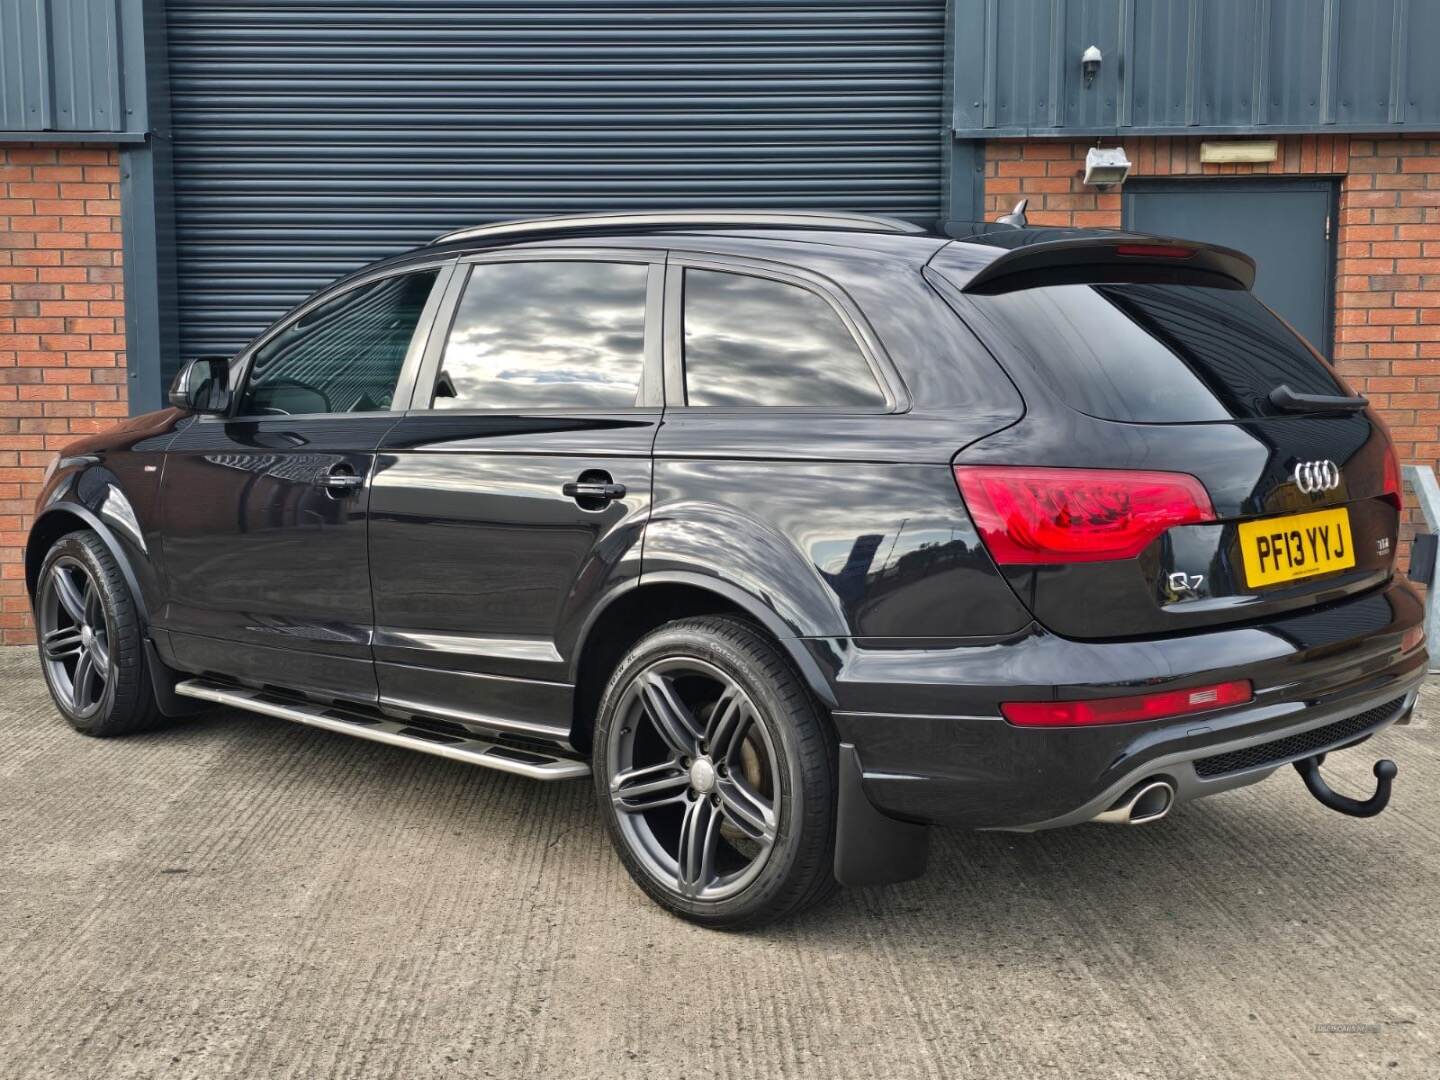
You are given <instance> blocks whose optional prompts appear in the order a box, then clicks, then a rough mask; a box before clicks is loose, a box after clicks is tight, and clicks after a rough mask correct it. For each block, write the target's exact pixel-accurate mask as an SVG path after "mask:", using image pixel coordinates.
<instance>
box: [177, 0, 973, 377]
mask: <svg viewBox="0 0 1440 1080" xmlns="http://www.w3.org/2000/svg"><path fill="white" fill-rule="evenodd" d="M167 11H168V22H169V40H170V54H169V60H170V79H171V95H172V110H173V116H172V120H173V132H174V162H175V190H176V227H177V233H178V283H179V314H180V320H181V354H182V355H183V356H191V355H196V354H199V353H217V352H218V353H225V352H229V351H231V350H233V349H235V348H236V347H237V346H239V345H241V344H242V343H243V342H244V341H246V340H247V339H248V338H249V337H251V336H252V335H253V334H254V333H255V332H256V331H257V330H259V329H260V328H262V327H263V326H264V325H265V324H266V323H267V322H269V321H270V320H271V319H273V318H274V317H275V316H277V315H278V314H280V313H281V312H283V311H284V310H285V309H286V308H288V307H290V306H291V305H293V304H294V303H295V302H296V301H297V300H299V299H301V298H302V297H303V296H305V295H306V294H307V293H309V292H311V291H312V290H314V289H315V288H316V287H318V286H319V285H321V284H323V283H325V282H326V281H328V280H330V279H332V278H334V277H335V276H336V275H338V274H340V273H342V272H344V271H347V270H350V269H352V268H354V267H356V266H359V265H361V264H363V263H365V262H368V261H369V260H371V259H374V258H376V257H378V256H382V255H385V254H389V253H393V252H396V251H400V250H403V249H405V248H407V247H411V246H414V245H416V244H419V243H422V242H424V241H426V240H429V239H430V238H432V237H434V236H435V235H437V234H438V233H441V232H443V231H445V230H447V229H450V228H454V227H457V226H461V225H467V224H473V223H478V222H483V221H487V220H492V219H498V218H506V217H516V216H525V215H538V214H555V213H565V212H569V211H585V210H605V209H620V208H642V209H643V208H652V209H653V208H667V207H813V208H831V209H845V210H857V211H869V212H874V213H886V214H898V215H902V216H905V217H910V218H914V219H919V220H924V219H934V218H936V217H937V216H938V215H939V212H940V197H941V175H940V151H941V145H942V139H941V124H942V117H941V79H942V70H941V69H942V64H943V59H944V16H945V4H944V0H895V2H886V3H876V2H874V0H853V2H848V3H847V2H840V0H768V2H767V0H628V2H611V0H592V2H584V0H510V2H506V3H500V2H493V0H406V2H398V3H397V2H396V0H325V2H310V0H305V2H298V0H245V2H240V0H234V2H220V0H169V5H168V9H167Z"/></svg>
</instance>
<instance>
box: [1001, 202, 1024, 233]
mask: <svg viewBox="0 0 1440 1080" xmlns="http://www.w3.org/2000/svg"><path fill="white" fill-rule="evenodd" d="M1029 201H1030V200H1029V199H1021V200H1020V201H1019V202H1017V203H1016V204H1015V209H1014V210H1011V211H1010V212H1009V213H1008V214H1005V215H1004V216H1002V217H998V218H996V219H995V224H996V225H1011V226H1013V227H1015V228H1017V229H1023V228H1025V226H1026V225H1028V224H1030V223H1029V222H1028V221H1026V220H1025V204H1026V203H1028V202H1029Z"/></svg>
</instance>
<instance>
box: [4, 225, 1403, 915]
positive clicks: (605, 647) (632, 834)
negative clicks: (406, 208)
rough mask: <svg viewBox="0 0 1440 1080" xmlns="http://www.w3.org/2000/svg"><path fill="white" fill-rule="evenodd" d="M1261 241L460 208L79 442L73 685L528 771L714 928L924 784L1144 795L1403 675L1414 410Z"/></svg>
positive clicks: (1295, 737) (945, 811)
mask: <svg viewBox="0 0 1440 1080" xmlns="http://www.w3.org/2000/svg"><path fill="white" fill-rule="evenodd" d="M1253 278H1254V266H1253V263H1252V262H1251V261H1250V260H1249V259H1247V258H1246V257H1245V256H1244V255H1241V254H1240V253H1238V252H1235V251H1232V250H1228V249H1224V248H1219V247H1212V246H1207V245H1204V244H1197V243H1190V242H1184V241H1176V240H1167V239H1159V238H1155V237H1148V236H1137V235H1133V234H1126V233H1118V232H1096V231H1073V230H1058V229H1032V228H1027V227H1017V226H1014V225H1012V224H991V225H983V226H976V227H975V229H974V231H973V232H971V233H968V234H966V235H963V236H960V237H959V238H951V237H947V236H941V235H935V234H933V233H929V232H926V231H924V230H922V229H920V228H918V227H916V226H913V225H910V224H907V223H905V222H901V221H896V220H891V219H886V218H872V217H860V216H855V215H839V214H819V213H772V214H764V213H716V214H696V213H670V214H644V215H639V214H637V215H623V214H622V215H607V216H582V217H577V218H567V219H549V220H541V221H532V222H510V223H504V224H501V225H491V226H483V227H479V228H474V229H467V230H464V231H461V232H457V233H453V234H451V235H448V236H444V237H441V238H440V239H439V240H437V241H436V242H435V243H433V244H431V245H429V246H428V247H425V248H422V249H420V250H418V251H414V252H411V253H409V254H406V255H402V256H399V257H396V258H391V259H387V260H385V261H383V262H380V263H377V264H375V265H372V266H369V267H367V268H366V269H364V270H362V271H360V272H358V273H356V274H353V275H352V276H350V277H347V278H345V279H344V280H342V281H339V282H337V283H336V284H334V285H332V286H330V287H329V288H326V289H324V290H323V291H321V292H320V293H318V294H317V295H315V296H314V297H312V298H311V299H310V300H308V301H306V302H305V303H304V304H302V305H301V306H300V307H299V308H297V309H296V310H295V311H293V312H292V313H290V314H289V315H287V316H286V317H285V318H283V319H281V320H280V321H279V322H278V323H276V324H275V325H274V326H273V327H272V328H271V329H269V330H267V331H266V332H265V333H264V334H262V335H261V336H260V337H258V338H257V339H256V340H255V341H254V342H253V343H252V344H251V345H250V346H249V347H247V348H246V349H244V350H243V351H242V352H241V353H239V354H238V355H237V356H234V357H228V358H224V359H220V358H201V359H199V360H196V361H192V362H191V363H190V364H189V365H188V366H187V367H186V368H185V369H184V370H183V371H181V373H180V374H179V376H178V377H177V379H176V382H175V386H174V389H173V390H172V392H171V399H170V400H171V405H172V407H171V408H168V409H165V410H162V411H159V412H154V413H150V414H147V415H144V416H139V417H136V418H134V419H132V420H130V421H128V422H126V423H124V424H122V425H120V426H119V427H117V428H115V429H114V430H112V431H110V432H107V433H105V434H103V435H98V436H95V437H91V438H86V439H82V440H80V441H78V442H76V443H74V444H72V445H71V446H69V447H68V448H66V449H65V451H64V452H63V453H62V454H61V456H60V458H59V460H58V461H57V462H56V463H55V464H54V466H53V467H52V468H51V469H50V471H49V473H48V475H47V477H46V481H45V484H44V488H43V491H42V493H41V495H40V498H39V505H38V508H37V516H36V519H35V524H34V527H33V529H32V531H31V533H30V539H29V548H28V552H27V563H26V575H27V584H28V586H29V590H30V595H31V597H32V598H33V603H34V610H35V617H36V620H37V625H38V627H39V632H40V635H41V663H42V665H43V668H44V674H45V679H46V681H47V683H48V685H49V688H50V691H51V693H52V694H53V695H54V698H55V701H56V704H57V705H58V707H59V709H60V711H61V712H62V713H63V714H64V715H65V716H66V718H67V719H68V720H69V721H70V723H71V724H73V725H74V726H75V727H76V728H77V729H78V730H80V731H82V732H84V733H87V734H90V735H97V736H108V735H118V734H122V733H125V732H131V731H135V730H138V729H140V728H144V727H149V726H151V725H153V724H155V723H157V722H159V721H161V720H162V719H164V718H168V717H173V716H178V715H181V714H183V713H184V712H186V711H187V708H194V707H195V705H196V703H198V702H214V703H219V704H222V705H227V706H233V707H236V708H240V709H248V710H252V711H254V712H259V713H265V714H268V715H271V716H275V717H281V718H285V719H288V720H294V721H298V722H300V723H304V724H310V725H314V726H317V727H321V728H325V729H328V730H331V731H336V732H343V733H345V734H349V735H355V736H359V737H361V738H367V739H373V740H378V741H381V742H386V743H391V744H394V745H396V746H402V747H409V748H412V749H416V750H422V751H425V752H428V753H432V754H438V755H441V756H444V757H449V758H453V759H455V760H459V761H466V762H470V763H473V764H476V765H481V766H485V767H489V768H493V769H498V770H501V771H504V772H510V773H518V774H520V775H523V776H528V777H533V778H536V779H541V780H552V779H554V780H558V779H566V778H571V777H581V776H585V775H587V774H593V777H594V783H595V790H596V795H597V798H598V801H599V805H600V808H601V814H602V816H603V818H604V820H605V823H606V827H607V828H608V831H609V833H610V835H611V838H612V840H613V842H614V845H615V848H616V850H617V851H618V853H619V855H620V858H621V859H622V860H623V861H624V863H625V866H626V868H627V870H628V871H629V872H630V874H631V875H632V876H633V877H634V879H635V881H636V882H637V883H638V884H639V885H640V887H641V888H642V889H644V890H645V892H647V893H648V894H649V895H650V896H651V897H652V898H654V899H655V900H656V901H657V902H658V903H660V904H661V905H663V906H664V907H666V908H668V909H669V910H671V911H673V912H676V913H678V914H680V915H682V916H684V917H686V918H689V919H692V920H695V921H697V922H700V923H704V924H707V925H712V926H742V925H753V924H756V923H759V922H763V921H765V920H768V919H773V918H776V917H780V916H783V915H786V914H789V913H792V912H795V911H798V910H799V909H801V908H803V907H804V906H806V905H808V904H810V903H812V902H813V901H815V900H817V899H818V898H820V897H823V896H825V895H826V894H827V893H828V892H829V891H830V890H831V889H833V888H834V886H835V884H836V882H837V881H838V882H840V883H845V884H865V883H877V882H886V881H895V880H900V879H902V878H905V877H908V876H913V875H915V874H918V873H919V872H920V871H921V870H922V869H923V867H924V863H925V858H926V843H927V837H928V826H929V825H930V824H944V825H955V826H965V827H970V828H979V829H1009V830H1033V829H1044V828H1050V827H1054V826H1060V825H1070V824H1075V823H1079V822H1087V821H1111V822H1122V823H1136V822H1140V821H1146V820H1155V819H1157V818H1160V817H1163V816H1164V815H1165V814H1166V813H1167V812H1168V811H1169V810H1170V809H1171V807H1172V806H1174V805H1178V804H1180V803H1184V802H1188V801H1190V800H1192V799H1196V798H1199V797H1201V796H1204V795H1209V794H1212V793H1215V792H1220V791H1225V790H1227V789H1230V788H1235V787H1238V786H1240V785H1243V784H1249V783H1253V782H1254V781H1257V780H1260V779H1263V778H1264V777H1266V776H1268V775H1270V774H1271V773H1272V772H1274V771H1276V770H1277V769H1279V768H1280V767H1282V766H1284V765H1287V764H1292V763H1293V764H1295V765H1296V767H1297V769H1299V771H1301V773H1302V775H1303V776H1304V778H1305V780H1306V783H1307V784H1309V785H1310V786H1311V789H1312V791H1314V792H1315V793H1316V795H1317V797H1320V798H1322V801H1326V802H1327V803H1328V804H1330V805H1332V806H1334V807H1336V808H1337V809H1342V810H1345V811H1346V812H1350V813H1355V814H1362V815H1363V814H1369V813H1373V812H1375V811H1377V810H1378V809H1379V808H1381V807H1382V806H1383V805H1384V801H1385V799H1386V798H1388V795H1389V786H1390V780H1391V778H1392V776H1393V774H1394V771H1395V770H1394V766H1393V765H1392V764H1391V763H1389V762H1382V763H1380V764H1379V765H1377V767H1376V775H1377V777H1379V785H1378V787H1377V790H1376V791H1375V793H1374V794H1373V795H1372V796H1370V797H1369V798H1368V799H1364V800H1361V799H1355V798H1346V797H1344V796H1341V795H1338V794H1336V793H1335V792H1332V791H1330V790H1329V789H1328V788H1326V787H1325V783H1324V781H1323V779H1321V777H1320V774H1319V770H1318V766H1319V763H1320V760H1321V759H1322V757H1323V755H1324V753H1325V752H1326V751H1331V750H1335V749H1338V748H1341V747H1344V746H1348V745H1352V744H1354V743H1356V742H1359V741H1362V740H1364V739H1365V738H1366V737H1368V736H1369V735H1370V734H1371V733H1373V732H1375V731H1376V730H1378V729H1380V728H1382V727H1384V726H1385V725H1387V724H1390V723H1392V722H1394V721H1397V720H1403V719H1408V715H1409V711H1410V709H1411V707H1412V705H1413V702H1414V699H1415V695H1416V691H1417V686H1418V684H1419V682H1420V680H1421V678H1422V675H1423V672H1424V670H1425V667H1426V661H1427V657H1426V652H1425V647H1424V642H1423V640H1422V633H1421V629H1420V627H1421V604H1420V602H1419V600H1418V599H1417V594H1416V592H1415V591H1414V589H1413V588H1412V586H1411V585H1410V584H1409V583H1408V582H1406V581H1405V580H1402V579H1401V577H1400V576H1398V575H1397V573H1396V572H1395V546H1396V539H1397V528H1398V521H1399V512H1400V505H1401V484H1400V473H1399V469H1398V466H1397V463H1396V457H1395V453H1394V450H1393V447H1392V445H1391V443H1390V440H1389V438H1388V436H1387V435H1386V432H1385V430H1384V428H1383V426H1382V425H1381V422H1380V420H1379V419H1378V418H1377V417H1376V415H1375V413H1374V412H1373V411H1372V410H1371V409H1370V408H1368V407H1367V403H1366V402H1365V400H1364V399H1363V398H1361V397H1357V396H1356V395H1355V394H1354V393H1353V392H1352V391H1351V390H1350V389H1349V388H1348V387H1347V386H1346V385H1345V384H1344V383H1343V382H1342V380H1341V379H1340V378H1339V376H1338V375H1337V374H1336V373H1335V371H1334V370H1333V369H1332V368H1331V367H1330V366H1329V365H1328V364H1327V363H1326V362H1325V361H1324V360H1323V359H1321V358H1320V357H1319V356H1318V355H1317V354H1316V352H1315V351H1314V350H1313V349H1312V348H1311V347H1310V346H1308V345H1307V344H1306V343H1305V342H1304V341H1303V340H1301V339H1300V338H1299V337H1297V336H1296V335H1295V333H1294V332H1293V331H1292V330H1291V329H1290V328H1289V327H1288V326H1287V325H1286V324H1285V323H1284V322H1283V321H1281V320H1280V319H1279V318H1278V317H1276V316H1275V315H1274V314H1272V313H1271V312H1270V311H1269V310H1268V309H1266V308H1265V306H1264V305H1263V304H1261V303H1260V302H1259V301H1258V300H1256V299H1255V297H1254V296H1253V295H1252V294H1251V292H1250V291H1249V290H1250V286H1251V283H1252V281H1253Z"/></svg>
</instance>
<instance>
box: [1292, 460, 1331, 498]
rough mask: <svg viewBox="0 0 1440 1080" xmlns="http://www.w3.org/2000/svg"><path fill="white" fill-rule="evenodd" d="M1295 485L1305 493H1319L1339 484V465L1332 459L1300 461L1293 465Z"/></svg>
mask: <svg viewBox="0 0 1440 1080" xmlns="http://www.w3.org/2000/svg"><path fill="white" fill-rule="evenodd" d="M1295 486H1296V487H1298V488H1299V489H1300V490H1301V491H1303V492H1304V493H1305V494H1306V495H1319V494H1320V493H1321V492H1322V491H1334V490H1335V489H1336V488H1337V487H1339V486H1340V467H1339V466H1338V465H1336V464H1335V462H1333V461H1328V460H1327V461H1302V462H1300V464H1299V465H1296V466H1295Z"/></svg>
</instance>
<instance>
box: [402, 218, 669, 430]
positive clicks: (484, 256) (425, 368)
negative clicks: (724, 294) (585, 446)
mask: <svg viewBox="0 0 1440 1080" xmlns="http://www.w3.org/2000/svg"><path fill="white" fill-rule="evenodd" d="M665 260H666V254H665V252H664V251H662V250H658V249H651V248H599V247H596V248H572V247H539V246H535V247H523V248H506V249H504V250H501V251H484V252H477V253H475V254H473V255H462V256H461V257H460V258H459V259H458V260H457V264H456V267H455V272H454V274H452V275H451V277H450V280H449V282H448V283H447V287H446V296H445V297H444V303H443V306H442V307H441V309H440V313H439V315H438V317H437V318H436V320H435V325H434V329H433V330H432V331H431V333H430V336H429V340H428V341H427V343H426V346H425V352H424V356H423V357H422V358H421V360H420V364H419V367H418V370H417V374H416V379H415V384H414V387H413V391H412V395H411V400H410V403H409V408H407V409H406V410H405V415H407V416H503V415H506V413H507V410H504V409H435V408H432V407H431V405H430V402H431V401H432V400H433V394H434V390H435V380H436V379H437V378H438V377H439V375H440V361H441V360H442V359H443V358H444V355H445V346H446V345H447V344H448V343H449V341H450V332H451V330H452V329H454V326H455V318H456V316H457V315H458V314H459V313H460V301H461V299H462V298H463V297H464V295H465V287H466V286H467V285H468V284H469V283H470V272H471V269H472V268H473V267H475V266H478V265H487V264H491V263H502V262H532V263H533V262H551V263H553V262H604V263H633V264H637V265H643V266H646V267H648V270H649V274H648V277H647V278H646V281H645V346H644V353H643V357H642V360H641V367H640V386H639V389H638V390H637V392H636V395H635V403H634V404H633V405H623V406H619V407H617V408H613V409H579V408H576V407H574V406H573V405H557V406H544V407H537V408H533V409H511V410H508V412H509V413H510V414H511V415H513V414H516V413H523V414H525V415H527V416H529V415H540V416H579V415H586V416H597V415H603V416H609V415H613V414H614V413H619V412H651V413H653V412H659V411H660V410H661V409H662V408H663V407H664V404H665V382H664V380H665V373H664V370H663V366H662V355H663V327H662V319H661V313H662V310H663V305H664V297H665Z"/></svg>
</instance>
